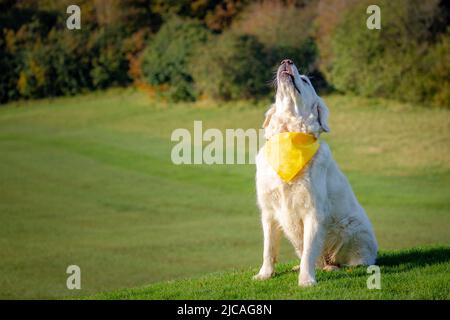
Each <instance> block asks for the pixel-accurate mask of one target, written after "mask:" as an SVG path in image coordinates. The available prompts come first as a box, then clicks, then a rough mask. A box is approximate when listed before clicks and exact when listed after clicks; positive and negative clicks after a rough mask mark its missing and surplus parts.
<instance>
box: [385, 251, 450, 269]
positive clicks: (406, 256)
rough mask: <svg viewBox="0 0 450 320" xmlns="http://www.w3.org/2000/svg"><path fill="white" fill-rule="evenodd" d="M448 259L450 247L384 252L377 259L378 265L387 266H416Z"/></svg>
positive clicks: (449, 258)
mask: <svg viewBox="0 0 450 320" xmlns="http://www.w3.org/2000/svg"><path fill="white" fill-rule="evenodd" d="M448 261H450V247H437V248H414V249H409V250H406V251H399V252H395V251H394V252H388V253H382V254H381V255H380V256H379V257H378V259H377V265H379V266H385V267H396V266H401V265H407V266H408V268H416V267H422V266H426V265H433V264H438V263H443V262H448Z"/></svg>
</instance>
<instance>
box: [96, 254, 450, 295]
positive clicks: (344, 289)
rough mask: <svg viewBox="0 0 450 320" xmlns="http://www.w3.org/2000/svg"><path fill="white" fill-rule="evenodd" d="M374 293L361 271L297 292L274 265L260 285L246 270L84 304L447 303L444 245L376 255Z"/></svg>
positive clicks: (290, 275)
mask: <svg viewBox="0 0 450 320" xmlns="http://www.w3.org/2000/svg"><path fill="white" fill-rule="evenodd" d="M377 264H379V265H380V289H379V290H378V289H376V288H372V289H371V290H369V289H368V288H367V280H368V278H369V277H370V276H371V275H372V274H371V273H370V274H369V273H368V272H367V268H366V267H363V266H360V267H356V268H355V267H353V268H349V267H347V268H343V269H341V270H339V271H333V272H326V271H318V272H317V280H318V284H317V285H316V286H315V287H312V288H299V287H298V285H297V283H298V272H293V271H292V267H293V266H294V264H293V263H284V264H281V265H279V266H277V273H276V274H275V276H274V277H273V278H272V279H269V280H266V281H253V280H252V275H254V274H256V273H257V272H258V269H257V268H247V269H242V270H235V271H229V272H216V273H210V274H208V275H205V276H202V277H197V278H190V279H184V280H178V281H167V282H160V283H156V284H153V285H149V286H145V287H140V288H134V289H123V290H118V291H113V292H106V293H100V294H97V295H95V296H92V297H88V299H171V300H175V299H183V300H186V299H226V300H232V299H264V300H268V299H278V300H280V299H332V300H336V299H450V281H449V280H450V279H449V270H450V246H447V247H427V248H413V249H403V250H397V251H389V252H381V254H380V256H379V259H378V261H377Z"/></svg>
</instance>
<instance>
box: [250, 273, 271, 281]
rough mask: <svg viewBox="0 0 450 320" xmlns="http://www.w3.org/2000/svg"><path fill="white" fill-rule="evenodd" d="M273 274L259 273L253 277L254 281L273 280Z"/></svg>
mask: <svg viewBox="0 0 450 320" xmlns="http://www.w3.org/2000/svg"><path fill="white" fill-rule="evenodd" d="M272 276H273V273H271V272H265V273H258V274H257V275H254V276H253V280H260V281H261V280H267V279H270V278H272Z"/></svg>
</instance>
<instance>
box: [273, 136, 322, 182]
mask: <svg viewBox="0 0 450 320" xmlns="http://www.w3.org/2000/svg"><path fill="white" fill-rule="evenodd" d="M319 146H320V145H319V141H318V140H317V138H316V137H315V136H314V135H311V134H308V133H302V132H282V133H278V134H276V135H273V136H272V137H270V138H269V139H268V140H267V142H266V144H265V145H264V153H265V157H266V160H267V162H268V163H269V164H270V166H271V167H272V168H273V169H274V171H275V172H276V173H277V174H278V176H279V177H280V178H281V180H283V181H284V182H286V183H287V182H290V181H291V180H292V179H294V178H295V177H296V176H297V175H298V174H299V172H300V171H301V170H302V169H303V168H304V167H305V166H306V164H307V163H308V162H309V161H310V160H311V158H312V157H313V156H314V155H315V154H316V152H317V150H319Z"/></svg>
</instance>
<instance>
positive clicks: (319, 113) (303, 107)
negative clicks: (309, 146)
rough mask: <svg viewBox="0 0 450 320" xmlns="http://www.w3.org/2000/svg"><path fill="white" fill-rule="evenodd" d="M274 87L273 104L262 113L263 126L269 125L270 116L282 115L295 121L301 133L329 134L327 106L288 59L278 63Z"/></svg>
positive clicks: (309, 82) (279, 116) (306, 78)
mask: <svg viewBox="0 0 450 320" xmlns="http://www.w3.org/2000/svg"><path fill="white" fill-rule="evenodd" d="M276 85H277V93H276V98H275V104H274V105H273V106H272V107H271V108H270V109H269V111H268V112H267V114H266V120H265V121H264V125H263V126H264V127H267V126H268V125H269V123H270V121H271V118H272V117H273V116H277V117H278V118H281V117H283V116H285V117H290V118H292V117H295V118H297V120H298V122H299V123H300V124H301V127H302V129H301V131H302V132H305V133H310V134H314V135H315V136H316V137H318V136H319V135H320V133H322V132H329V131H330V128H329V126H328V108H327V106H326V105H325V103H324V102H323V100H322V99H321V98H320V97H319V96H318V95H317V93H316V90H314V87H313V85H312V83H311V81H310V80H309V79H308V77H306V76H305V75H301V74H300V73H299V72H298V69H297V67H296V66H295V64H294V63H293V62H292V60H289V59H286V60H283V61H282V62H281V64H280V66H279V67H278V70H277V78H276ZM287 131H291V130H287Z"/></svg>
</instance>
